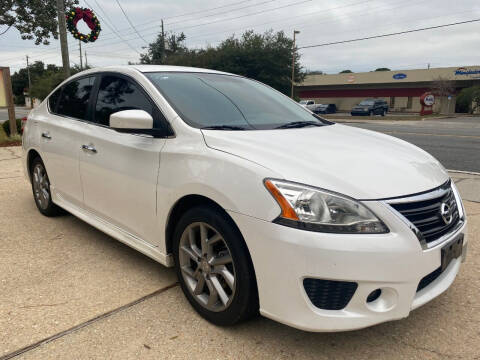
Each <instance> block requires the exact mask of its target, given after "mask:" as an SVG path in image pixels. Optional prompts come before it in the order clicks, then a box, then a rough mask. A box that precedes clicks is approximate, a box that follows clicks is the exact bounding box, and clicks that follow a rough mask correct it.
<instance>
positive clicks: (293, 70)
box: [291, 30, 300, 99]
mask: <svg viewBox="0 0 480 360" xmlns="http://www.w3.org/2000/svg"><path fill="white" fill-rule="evenodd" d="M297 34H300V31H298V30H293V47H292V96H291V98H292V99H293V84H294V82H295V35H297Z"/></svg>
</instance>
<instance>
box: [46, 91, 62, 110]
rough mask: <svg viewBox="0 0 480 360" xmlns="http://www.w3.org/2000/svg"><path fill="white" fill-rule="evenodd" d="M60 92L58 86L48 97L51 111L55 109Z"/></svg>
mask: <svg viewBox="0 0 480 360" xmlns="http://www.w3.org/2000/svg"><path fill="white" fill-rule="evenodd" d="M61 94H62V88H59V89H58V90H57V91H55V92H54V93H53V94H52V95H50V97H49V98H48V107H49V109H50V111H51V112H53V113H54V112H56V111H57V105H58V100H60V95H61Z"/></svg>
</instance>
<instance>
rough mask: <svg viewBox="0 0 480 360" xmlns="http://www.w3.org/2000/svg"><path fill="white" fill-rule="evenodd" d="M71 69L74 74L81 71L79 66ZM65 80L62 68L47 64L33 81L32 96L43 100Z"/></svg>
mask: <svg viewBox="0 0 480 360" xmlns="http://www.w3.org/2000/svg"><path fill="white" fill-rule="evenodd" d="M87 68H88V67H87ZM71 70H72V75H73V74H76V73H78V72H80V71H81V70H80V67H79V66H74V67H73V68H72V69H71ZM84 70H85V68H84ZM63 80H65V73H64V72H63V71H62V68H60V67H58V66H55V65H47V68H46V69H45V71H44V72H43V74H42V75H41V76H39V77H37V78H35V81H32V88H31V89H30V96H31V97H32V98H37V99H40V100H43V99H45V98H46V97H47V96H48V94H50V93H51V92H52V90H53V89H55V88H56V87H57V86H58V85H59V84H60V83H61V82H62V81H63Z"/></svg>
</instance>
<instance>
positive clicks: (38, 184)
mask: <svg viewBox="0 0 480 360" xmlns="http://www.w3.org/2000/svg"><path fill="white" fill-rule="evenodd" d="M30 169H31V170H30V176H31V179H32V193H33V199H34V200H35V205H37V208H38V210H39V211H40V212H41V213H42V214H43V215H45V216H48V217H52V216H58V215H61V214H63V213H64V211H63V210H62V208H60V207H58V206H57V205H55V204H54V203H53V202H52V194H51V192H50V180H49V179H48V174H47V170H46V169H45V165H44V164H43V161H42V159H40V158H39V157H36V158H35V159H33V161H32V164H31V167H30Z"/></svg>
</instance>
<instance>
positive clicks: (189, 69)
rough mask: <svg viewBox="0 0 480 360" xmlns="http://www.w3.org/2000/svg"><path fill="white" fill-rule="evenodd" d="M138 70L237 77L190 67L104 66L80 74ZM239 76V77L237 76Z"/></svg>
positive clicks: (143, 71) (142, 71)
mask: <svg viewBox="0 0 480 360" xmlns="http://www.w3.org/2000/svg"><path fill="white" fill-rule="evenodd" d="M132 70H136V71H139V72H141V73H150V72H195V73H208V74H223V75H235V74H231V73H227V72H223V71H217V70H211V69H203V68H196V67H188V66H173V65H116V66H103V67H95V68H92V69H88V70H85V71H82V72H80V73H79V74H91V73H97V72H104V71H118V72H122V71H126V72H128V71H132ZM235 76H238V75H235Z"/></svg>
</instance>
